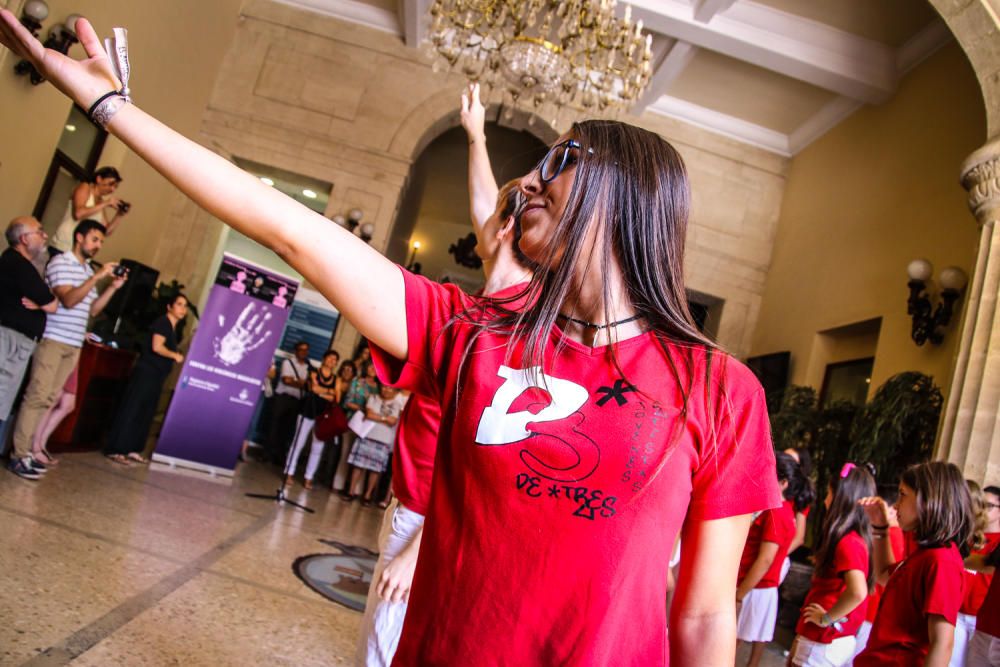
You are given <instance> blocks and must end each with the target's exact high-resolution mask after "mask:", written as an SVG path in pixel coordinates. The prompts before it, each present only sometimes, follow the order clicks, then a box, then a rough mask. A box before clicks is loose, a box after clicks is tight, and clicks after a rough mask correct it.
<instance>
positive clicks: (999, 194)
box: [938, 139, 1000, 484]
mask: <svg viewBox="0 0 1000 667" xmlns="http://www.w3.org/2000/svg"><path fill="white" fill-rule="evenodd" d="M962 185H964V186H965V188H966V189H967V190H968V191H969V208H970V209H971V210H972V213H973V214H974V215H975V216H976V220H977V221H978V223H979V227H980V238H979V252H978V256H977V258H976V268H975V273H974V275H973V277H972V279H971V281H970V282H969V287H968V290H967V292H966V299H967V300H968V304H967V306H966V312H965V319H964V322H963V326H962V333H961V336H962V340H961V342H960V344H959V350H958V356H957V358H956V362H955V373H954V376H953V378H952V385H951V386H952V389H951V394H950V396H949V397H948V404H947V407H946V408H945V415H944V421H943V423H942V429H941V438H940V445H939V447H938V458H941V459H945V460H948V461H951V462H952V463H955V464H956V465H958V467H959V468H961V469H962V470H963V471H964V473H965V476H966V477H967V478H969V479H974V480H976V481H978V482H980V483H982V482H984V481H985V482H986V483H989V484H1000V312H998V311H997V299H998V295H1000V225H998V224H997V221H998V219H1000V139H995V140H993V141H991V142H989V143H988V144H986V145H985V146H983V147H982V148H980V149H979V150H977V151H976V152H975V153H973V154H972V155H970V156H969V157H968V159H966V161H965V164H964V165H962Z"/></svg>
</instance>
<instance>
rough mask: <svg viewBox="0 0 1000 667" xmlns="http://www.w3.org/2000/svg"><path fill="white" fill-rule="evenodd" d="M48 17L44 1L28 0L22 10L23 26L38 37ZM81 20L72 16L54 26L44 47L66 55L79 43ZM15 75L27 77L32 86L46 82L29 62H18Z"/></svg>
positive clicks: (76, 16) (43, 44)
mask: <svg viewBox="0 0 1000 667" xmlns="http://www.w3.org/2000/svg"><path fill="white" fill-rule="evenodd" d="M48 17H49V6H48V5H47V4H45V3H44V2H42V0H28V2H26V3H25V4H24V9H22V10H21V25H23V26H24V27H25V28H27V29H28V31H29V32H31V34H32V35H34V36H35V37H37V36H38V32H39V31H40V30H41V29H42V21H44V20H45V19H47V18H48ZM79 18H80V15H79V14H70V15H69V16H67V17H66V20H65V21H63V22H62V23H61V24H59V25H54V26H52V28H51V29H50V30H49V36H48V37H47V38H45V41H44V42H43V43H42V46H44V47H45V48H47V49H52V50H54V51H58V52H59V53H62V54H63V55H66V54H67V53H68V52H69V47H71V46H73V45H74V44H76V43H77V42H78V41H79V40H78V39H77V38H76V22H77V20H78V19H79ZM14 73H15V74H17V75H18V76H25V75H27V77H28V79H29V80H30V81H31V83H32V85H35V86H37V85H38V84H40V83H42V82H44V81H45V78H44V77H43V76H42V75H41V74H40V73H39V72H38V70H37V69H35V66H34V65H32V64H31V63H30V62H28V61H27V60H20V61H18V62H17V63H16V64H15V65H14Z"/></svg>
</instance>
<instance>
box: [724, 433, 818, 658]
mask: <svg viewBox="0 0 1000 667" xmlns="http://www.w3.org/2000/svg"><path fill="white" fill-rule="evenodd" d="M775 459H776V468H777V474H778V486H779V488H781V493H782V495H783V496H784V497H785V502H783V503H782V504H781V507H778V508H775V509H771V510H767V511H765V512H761V514H760V515H759V516H757V518H756V519H754V522H753V524H752V525H751V526H750V534H749V535H748V536H747V541H746V545H744V547H743V557H742V558H741V559H740V570H739V573H738V581H739V583H738V585H737V586H736V605H737V607H736V609H737V612H736V613H737V618H736V638H737V639H739V640H740V641H743V642H751V645H750V658H749V660H748V661H747V666H748V667H756V666H757V665H759V664H760V659H761V656H762V655H763V653H764V646H765V645H766V644H767V643H768V642H770V641H771V640H772V639H774V624H775V622H776V621H777V619H778V584H780V583H781V566H782V563H783V562H784V560H785V556H786V555H787V554H788V546H789V545H790V544H791V543H792V540H793V539H794V538H795V509H794V507H795V506H797V505H798V506H801V505H802V504H807V501H805V500H804V499H803V497H804V496H809V497H811V496H812V493H813V491H812V487H811V486H810V485H809V484H808V482H807V480H806V479H805V478H804V477H803V476H802V469H801V468H799V464H798V462H796V461H795V459H793V458H792V457H791V456H789V455H788V454H785V453H784V452H782V453H779V454H777V455H776V456H775Z"/></svg>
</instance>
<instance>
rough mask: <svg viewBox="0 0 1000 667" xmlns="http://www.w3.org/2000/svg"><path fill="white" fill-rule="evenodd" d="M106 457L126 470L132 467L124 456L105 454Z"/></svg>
mask: <svg viewBox="0 0 1000 667" xmlns="http://www.w3.org/2000/svg"><path fill="white" fill-rule="evenodd" d="M104 456H105V457H107V459H108V460H109V461H111V462H112V463H117V464H118V465H120V466H125V467H126V468H130V467H131V466H132V462H131V461H129V460H128V457H127V456H125V455H124V454H105V455H104Z"/></svg>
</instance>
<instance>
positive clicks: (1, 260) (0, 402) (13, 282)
mask: <svg viewBox="0 0 1000 667" xmlns="http://www.w3.org/2000/svg"><path fill="white" fill-rule="evenodd" d="M5 236H6V238H7V245H8V248H7V249H6V250H4V252H3V254H0V438H2V439H0V449H2V445H3V443H5V442H6V433H7V429H6V426H7V423H8V422H9V417H10V411H11V407H12V406H13V405H14V399H15V397H16V396H17V390H18V389H19V388H20V386H21V380H23V379H24V370H25V368H27V366H28V359H30V358H31V353H32V352H34V350H35V345H36V344H37V343H38V339H39V338H41V337H42V333H43V332H44V331H45V318H46V315H45V314H46V313H54V312H55V310H56V299H55V296H54V295H53V294H52V292H50V291H49V288H48V285H46V284H45V281H44V280H43V279H42V277H41V276H40V275H39V274H38V270H37V269H36V268H35V265H34V262H35V261H37V260H38V258H39V257H41V256H42V254H43V253H45V252H46V246H47V242H48V236H47V235H46V234H45V232H44V231H42V225H41V223H40V222H38V220H35V219H34V218H31V217H27V216H23V217H19V218H14V219H13V220H11V221H10V224H8V225H7V230H6V233H5ZM9 468H10V471H11V472H13V473H14V474H15V475H17V476H19V477H22V478H24V479H31V480H36V479H38V477H39V473H38V472H37V471H36V470H34V468H32V467H31V465H30V464H28V463H25V462H24V461H22V460H20V459H17V457H15V458H14V459H13V460H12V461H11V464H10V466H9Z"/></svg>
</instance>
